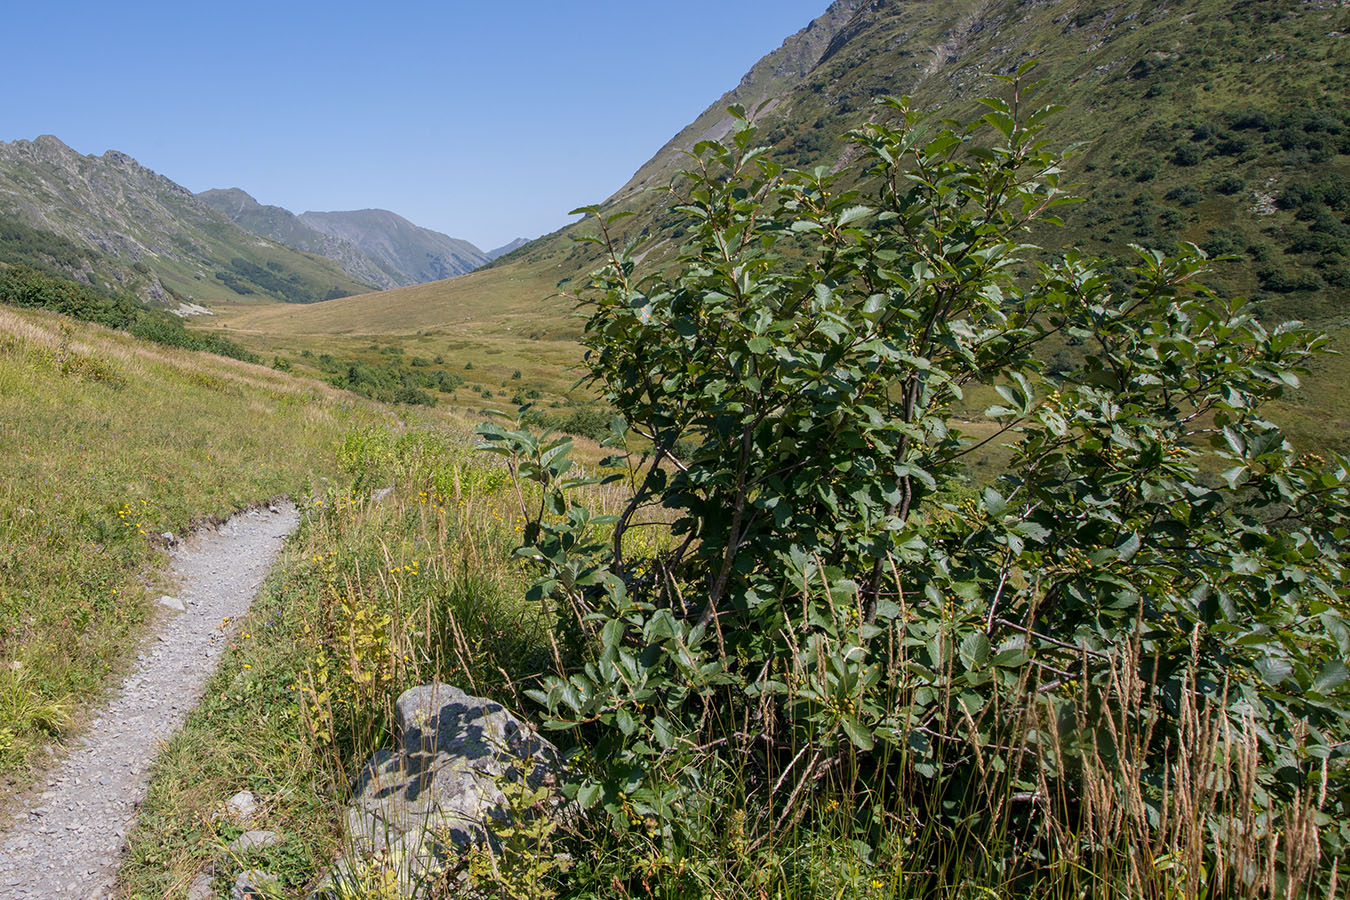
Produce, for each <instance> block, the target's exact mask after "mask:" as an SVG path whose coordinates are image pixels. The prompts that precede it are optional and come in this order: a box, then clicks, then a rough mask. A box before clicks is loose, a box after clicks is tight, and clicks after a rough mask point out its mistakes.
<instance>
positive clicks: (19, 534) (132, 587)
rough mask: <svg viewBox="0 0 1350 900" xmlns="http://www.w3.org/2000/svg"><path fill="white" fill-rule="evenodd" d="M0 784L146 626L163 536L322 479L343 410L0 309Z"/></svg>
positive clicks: (228, 363) (293, 388) (360, 414)
mask: <svg viewBox="0 0 1350 900" xmlns="http://www.w3.org/2000/svg"><path fill="white" fill-rule="evenodd" d="M0 396H3V397H4V398H5V399H4V405H5V417H4V418H5V427H4V429H3V430H2V431H0V673H3V674H2V675H0V723H3V724H0V777H4V778H6V779H7V780H8V781H9V783H10V786H11V787H13V786H15V785H18V784H22V783H23V782H24V781H25V780H26V778H27V776H28V774H29V772H30V769H31V766H33V765H34V764H35V763H37V762H38V761H39V757H38V755H37V750H38V749H39V748H40V747H42V746H44V745H45V744H46V743H48V742H49V741H51V740H53V739H59V738H60V737H61V736H63V735H64V734H65V733H66V727H67V725H68V724H70V723H72V722H74V721H76V720H77V718H78V715H77V714H78V710H79V709H80V708H82V707H83V705H84V704H86V703H87V702H88V701H89V700H90V699H91V698H92V697H94V696H96V695H97V694H98V693H99V691H100V690H101V688H102V686H103V684H104V680H105V678H106V676H107V675H108V673H109V672H110V671H112V670H114V669H115V668H116V667H117V666H118V665H119V663H120V661H121V660H122V659H123V657H124V655H125V654H126V652H127V651H128V649H129V648H131V647H132V646H134V645H135V643H136V641H137V638H138V637H139V636H140V634H141V633H142V631H143V627H144V625H145V623H146V621H147V619H148V617H149V615H150V612H149V610H150V606H149V605H148V595H149V594H150V593H152V592H153V589H154V588H155V587H156V586H157V583H156V576H155V575H154V572H155V571H156V570H157V569H159V568H160V567H161V566H162V564H163V563H164V561H165V555H164V552H163V550H162V542H161V541H160V539H159V535H160V534H161V533H163V532H173V533H175V534H181V533H184V532H186V531H187V530H189V529H190V528H191V527H192V526H193V525H194V524H196V523H198V522H201V521H204V520H210V519H214V518H220V517H224V516H227V515H229V514H230V513H231V512H234V511H236V510H238V509H240V508H242V507H245V506H248V505H250V504H256V503H261V502H264V501H266V500H267V499H269V498H272V497H276V496H279V495H283V494H291V495H296V496H298V495H300V494H302V493H304V492H306V491H307V490H308V489H309V485H310V484H311V483H312V482H314V481H315V480H316V479H318V478H320V477H323V476H324V474H325V473H324V470H323V469H322V466H321V461H322V459H323V458H324V452H325V451H326V450H327V448H329V447H330V446H331V444H332V443H333V442H334V441H335V440H336V439H337V438H338V437H339V436H340V435H341V434H342V433H343V432H344V431H345V430H346V429H347V428H348V427H349V426H350V425H351V424H352V423H353V422H368V421H375V420H379V419H380V418H382V417H383V416H382V414H381V413H380V412H378V411H377V410H376V409H375V408H374V407H373V406H371V405H369V404H366V403H364V402H353V399H352V398H351V397H350V395H347V394H344V393H341V392H338V391H335V390H331V389H328V388H326V387H324V386H321V385H315V384H313V383H311V382H307V381H303V380H300V379H296V378H292V377H289V376H286V375H283V374H281V373H278V372H273V371H271V370H268V369H265V368H263V367H260V366H254V365H249V364H246V363H242V362H237V361H234V360H228V359H225V358H222V357H216V356H211V355H208V354H202V353H194V352H190V351H184V350H175V349H170V348H166V347H162V346H158V345H154V344H148V343H146V342H143V341H138V340H136V339H134V338H132V337H130V336H127V335H125V334H121V333H118V332H113V331H109V330H106V329H103V328H100V327H97V326H93V325H85V324H77V323H73V322H72V321H70V320H68V319H66V318H64V317H61V316H58V315H55V314H50V313H44V312H38V311H18V310H13V309H9V308H5V307H0Z"/></svg>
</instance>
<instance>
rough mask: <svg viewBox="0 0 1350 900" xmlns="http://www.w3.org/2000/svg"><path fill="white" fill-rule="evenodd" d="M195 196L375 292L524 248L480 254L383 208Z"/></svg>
mask: <svg viewBox="0 0 1350 900" xmlns="http://www.w3.org/2000/svg"><path fill="white" fill-rule="evenodd" d="M197 196H198V197H199V198H201V199H202V200H204V201H205V202H206V203H208V204H209V205H210V206H211V207H212V208H214V209H216V210H218V211H219V212H222V213H224V214H225V215H227V216H229V217H230V219H231V220H232V221H233V222H234V223H235V224H236V225H238V226H240V227H241V228H243V229H245V230H246V231H251V232H253V233H254V234H257V235H262V236H263V237H268V238H271V239H272V240H274V241H280V242H281V243H283V244H285V245H287V246H288V247H294V248H295V249H297V250H303V251H305V252H306V253H315V254H318V255H319V256H324V257H327V258H328V259H331V260H333V261H334V262H335V263H337V264H338V265H339V266H341V267H342V268H343V269H344V270H345V271H346V272H348V273H349V274H350V275H351V276H352V277H353V278H358V279H360V280H361V281H364V282H367V283H368V284H372V285H375V286H377V287H380V288H395V287H401V286H406V285H412V284H421V283H423V282H426V281H436V280H439V279H441V278H449V277H452V276H455V275H462V274H464V273H465V272H471V271H473V270H474V269H476V268H478V267H479V266H482V265H485V264H486V263H488V262H489V261H491V260H493V259H496V258H497V256H500V255H502V254H503V253H509V252H510V251H511V250H514V249H515V248H516V247H518V246H520V245H521V244H524V243H526V241H525V239H524V238H518V239H516V240H515V241H512V242H511V243H510V244H507V245H506V246H505V247H502V248H498V250H495V251H493V252H492V253H484V252H483V251H482V250H479V249H478V248H477V247H475V246H474V245H473V244H471V243H469V242H468V241H463V240H458V239H456V238H452V237H449V236H447V235H444V234H441V233H440V232H438V231H432V230H431V229H429V228H422V227H420V226H418V225H414V224H413V223H411V222H409V221H408V220H407V219H404V218H403V217H402V216H398V215H395V214H394V213H391V212H389V211H387V210H383V209H366V210H359V211H355V212H307V213H303V214H302V215H298V216H297V215H295V214H294V213H292V212H290V211H289V210H286V209H283V208H281V207H280V206H264V205H262V204H260V203H258V201H257V200H254V199H253V198H252V197H251V196H249V195H248V194H247V193H245V192H244V191H242V190H240V189H239V188H226V189H224V190H210V191H202V192H201V193H200V194H198V195H197Z"/></svg>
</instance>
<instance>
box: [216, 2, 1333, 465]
mask: <svg viewBox="0 0 1350 900" xmlns="http://www.w3.org/2000/svg"><path fill="white" fill-rule="evenodd" d="M1347 31H1350V9H1347V8H1346V7H1344V6H1343V5H1341V4H1339V3H1336V2H1332V0H1313V2H1301V0H1267V2H1238V3H1221V2H1216V0H1187V2H1182V3H1177V4H1173V5H1169V6H1166V7H1158V6H1157V5H1156V4H1151V3H1145V2H1141V0H1126V2H1113V3H1107V2H1100V0H1092V2H1081V0H1075V2H1070V0H1052V2H1026V0H953V2H943V3H938V2H933V0H927V2H912V0H905V2H901V0H871V2H859V0H840V2H836V3H835V4H833V5H832V6H831V7H830V8H829V10H828V11H827V12H826V13H825V14H824V15H823V16H822V17H820V18H819V19H817V20H816V21H815V22H814V23H812V24H811V26H809V27H808V28H806V29H804V30H803V31H802V32H799V33H798V34H797V35H794V36H793V37H792V38H789V40H788V41H787V42H785V44H784V46H783V47H782V48H781V49H780V50H778V51H775V53H773V54H770V55H769V56H768V57H766V58H765V59H764V60H762V61H761V62H760V63H759V64H757V65H756V66H755V67H754V68H753V69H752V70H751V71H750V73H748V74H747V75H746V77H745V78H744V79H743V80H742V82H741V84H740V85H739V86H738V87H737V88H735V89H734V90H733V91H731V92H729V93H728V94H727V95H726V96H724V97H723V98H721V99H720V100H719V101H718V102H717V103H715V104H713V105H712V106H710V107H709V109H708V110H707V111H706V112H705V113H704V114H703V115H701V116H700V117H699V118H698V119H697V120H696V121H695V122H694V123H692V124H691V125H690V126H688V127H687V128H685V129H684V130H682V131H681V132H680V133H679V135H677V136H676V137H675V138H674V139H673V140H672V141H671V142H670V143H669V144H667V146H666V147H664V148H662V150H661V151H659V152H658V153H657V154H656V156H654V157H653V159H652V160H651V161H650V162H648V163H647V164H646V165H644V166H643V167H642V168H641V169H640V170H639V171H638V172H637V173H636V174H635V175H634V176H633V177H632V178H631V179H630V180H629V182H628V183H627V184H626V185H625V186H624V188H622V189H621V190H620V191H618V192H617V193H616V194H615V195H614V196H613V197H611V198H610V199H609V200H608V201H606V202H605V204H604V208H605V210H606V211H607V212H617V211H620V210H631V211H634V212H636V213H638V215H637V216H635V217H633V218H629V219H625V220H623V221H622V223H620V224H619V225H618V226H617V227H618V228H619V229H620V235H621V237H625V238H629V237H636V236H642V237H645V238H646V241H647V246H646V252H647V254H648V255H647V257H646V258H645V260H644V264H645V265H647V266H652V265H659V264H660V263H662V262H664V261H666V260H668V259H670V257H671V255H672V253H673V251H674V249H675V247H676V246H677V244H678V239H679V236H680V234H681V231H680V230H679V229H680V226H679V222H678V217H677V216H676V215H675V214H673V213H672V211H671V210H670V208H669V207H670V205H671V200H670V195H669V194H668V193H666V192H664V191H663V190H661V188H662V187H663V186H665V185H666V184H668V183H669V180H670V178H671V177H672V175H673V173H674V172H676V171H677V170H678V168H679V166H680V165H681V160H682V159H683V156H682V154H681V151H682V150H684V149H687V148H689V147H691V146H692V145H693V143H695V142H696V141H697V140H700V139H704V138H710V137H712V138H715V137H719V136H722V135H724V134H725V133H726V130H727V128H728V127H729V119H728V117H727V116H726V114H725V111H724V109H725V106H726V105H727V104H728V103H731V102H736V103H741V104H743V105H745V106H746V107H747V108H749V109H759V110H760V112H759V113H758V121H759V124H760V127H761V135H762V137H763V138H764V139H765V140H766V141H767V142H768V143H769V144H771V145H772V148H773V152H774V155H775V156H776V158H778V159H779V160H781V161H783V162H785V163H787V164H789V165H798V166H814V165H820V164H823V165H827V166H837V165H839V164H840V163H841V162H842V161H846V160H847V154H848V152H849V151H848V149H847V143H846V141H845V139H844V135H845V133H846V132H847V130H848V129H849V128H852V127H856V126H857V125H859V124H861V123H863V122H865V121H867V120H868V119H869V118H871V117H874V116H877V115H879V114H880V113H879V112H878V110H877V108H876V107H875V106H874V105H873V104H872V103H871V100H872V99H873V98H875V97H877V96H880V95H884V94H909V95H911V96H912V97H913V98H914V103H915V104H916V105H917V106H919V107H920V108H924V109H929V110H933V111H935V112H940V113H942V114H951V115H954V116H962V115H971V114H973V113H975V112H976V110H977V109H978V105H977V103H976V98H978V97H980V96H984V95H987V94H989V93H995V92H997V90H998V85H997V84H995V83H992V82H991V80H990V78H989V76H990V75H993V74H999V73H1006V72H1008V71H1010V70H1011V69H1013V68H1015V67H1016V66H1017V65H1019V64H1020V63H1022V62H1025V61H1026V60H1027V59H1031V58H1037V59H1039V60H1040V61H1041V67H1040V69H1039V70H1038V73H1037V74H1038V75H1039V76H1040V77H1042V78H1043V80H1044V86H1043V88H1042V92H1041V95H1040V102H1045V103H1050V102H1053V103H1056V104H1060V105H1062V106H1063V107H1064V109H1063V110H1062V111H1061V112H1060V113H1059V114H1058V116H1057V117H1056V119H1055V120H1054V123H1053V125H1052V128H1051V130H1050V132H1049V135H1048V137H1049V138H1050V139H1051V141H1052V142H1053V143H1055V144H1057V145H1059V146H1067V145H1070V144H1074V143H1079V142H1081V143H1082V146H1081V148H1080V151H1079V153H1078V155H1076V156H1074V157H1073V158H1071V159H1070V160H1069V162H1068V174H1069V177H1070V179H1071V180H1072V181H1074V182H1076V183H1079V184H1080V192H1081V193H1082V194H1083V195H1084V196H1085V197H1086V198H1087V199H1088V201H1089V202H1087V203H1085V204H1083V205H1081V206H1080V207H1076V208H1073V209H1072V210H1071V211H1070V212H1069V213H1068V214H1067V216H1066V219H1067V224H1066V227H1065V228H1063V229H1056V230H1052V231H1049V232H1046V233H1043V234H1038V235H1037V236H1036V237H1037V239H1038V240H1041V241H1043V242H1045V243H1047V244H1049V245H1052V246H1081V247H1084V248H1086V249H1088V250H1091V251H1094V252H1103V253H1107V254H1116V255H1122V256H1123V255H1128V254H1130V253H1131V252H1132V251H1130V250H1129V249H1128V247H1127V245H1128V244H1129V243H1136V242H1137V243H1141V244H1145V245H1151V246H1157V247H1163V248H1166V247H1168V246H1173V245H1175V242H1177V241H1179V240H1189V241H1194V242H1196V243H1198V244H1201V245H1202V246H1204V247H1205V248H1206V249H1207V250H1209V251H1211V252H1212V253H1214V254H1216V255H1218V254H1223V255H1231V256H1233V257H1235V258H1234V259H1233V260H1231V261H1224V262H1219V263H1217V264H1216V272H1215V273H1214V275H1213V276H1212V277H1211V281H1212V282H1214V283H1216V285H1217V286H1218V287H1219V288H1220V289H1221V290H1224V291H1226V292H1232V293H1240V294H1244V295H1247V296H1252V297H1253V298H1254V299H1255V300H1256V301H1257V303H1258V304H1259V307H1260V308H1261V309H1263V310H1264V311H1265V312H1266V313H1267V314H1268V316H1269V317H1271V318H1284V317H1297V318H1301V319H1305V320H1310V321H1313V322H1315V323H1317V324H1319V325H1320V326H1322V327H1325V328H1328V329H1330V330H1332V331H1333V332H1334V333H1335V335H1336V338H1337V341H1338V343H1340V344H1342V345H1344V344H1346V339H1345V335H1346V332H1345V330H1344V328H1345V317H1346V315H1347V307H1348V304H1347V301H1348V300H1350V262H1348V261H1347V254H1350V182H1347V177H1350V153H1348V152H1347V151H1350V113H1347V111H1346V110H1345V109H1344V104H1343V99H1344V97H1345V96H1346V95H1347V93H1350V91H1347V87H1350V44H1347V43H1346V39H1345V38H1344V37H1343V35H1344V33H1345V32H1347ZM590 227H591V226H589V225H586V224H581V225H577V226H570V227H568V228H565V229H563V230H561V231H559V232H556V233H554V234H552V235H548V236H545V237H544V238H541V239H540V240H538V241H535V242H533V243H531V244H528V245H526V246H524V247H521V248H519V249H517V250H515V251H514V252H512V253H509V254H507V255H505V256H504V257H502V258H501V259H499V260H497V261H496V262H495V263H493V264H492V266H490V267H488V268H487V269H486V270H483V271H481V272H477V273H475V274H474V275H473V276H472V277H470V278H459V279H455V280H453V281H447V282H442V283H437V284H432V285H422V286H419V287H416V288H410V289H402V290H397V291H390V292H387V293H383V294H377V295H372V296H371V297H369V298H366V299H365V301H364V302H362V303H361V304H359V305H358V304H355V303H352V302H343V301H337V302H335V303H330V304H319V305H317V306H314V307H311V308H307V309H304V310H298V311H296V313H295V314H294V315H290V314H282V313H277V312H273V311H265V310H258V311H249V312H247V313H245V314H243V315H242V316H241V318H240V319H239V320H238V323H237V325H238V327H239V328H241V329H244V330H246V331H248V332H259V333H266V334H267V335H268V336H269V338H268V339H269V340H281V339H284V338H287V337H289V338H291V339H295V340H306V339H311V338H312V337H313V336H318V335H333V334H348V335H355V334H362V335H384V336H393V335H403V336H408V335H413V334H414V333H415V332H417V331H423V332H428V331H440V332H443V336H444V337H445V338H446V339H449V340H459V341H485V342H486V341H494V340H502V341H508V336H509V337H510V338H515V337H517V336H518V335H519V333H520V330H521V328H522V327H525V328H526V334H540V335H547V336H549V337H559V338H566V337H567V336H569V335H573V334H575V333H576V330H577V323H576V321H575V320H571V319H569V318H568V316H567V313H568V308H567V306H566V305H565V304H559V303H557V302H553V303H546V304H544V305H543V306H539V305H536V304H532V303H531V297H532V296H533V298H535V299H536V300H537V299H538V298H543V297H546V296H548V295H550V294H551V293H552V292H553V291H554V286H555V284H556V283H557V282H559V281H560V280H567V279H575V278H578V277H579V276H581V275H582V274H584V273H585V272H586V271H588V270H589V269H590V268H591V267H593V266H594V265H595V264H596V262H597V258H596V255H595V252H594V250H593V248H591V247H586V246H578V245H575V244H573V243H572V242H571V241H570V238H571V237H572V235H574V234H576V233H578V229H588V228H590ZM508 329H510V330H509V331H508ZM301 336H310V337H305V338H302V337H301ZM1332 365H1333V366H1334V365H1335V364H1332ZM1343 374H1344V373H1343V372H1342V371H1341V370H1339V369H1337V368H1328V369H1325V370H1323V371H1322V372H1320V373H1318V375H1317V376H1316V377H1315V378H1314V379H1313V382H1312V383H1311V384H1310V385H1309V387H1308V388H1307V389H1306V390H1305V392H1304V394H1303V398H1304V400H1305V401H1306V403H1307V404H1308V407H1310V408H1311V410H1314V411H1315V412H1310V413H1309V415H1308V417H1307V418H1308V420H1309V421H1318V420H1321V421H1325V422H1327V423H1329V424H1327V426H1326V427H1325V428H1321V427H1319V428H1317V429H1315V430H1316V431H1317V435H1316V437H1317V438H1318V439H1319V440H1324V439H1332V440H1343V438H1338V437H1337V435H1338V433H1339V434H1342V435H1343V434H1344V433H1345V431H1346V430H1347V429H1346V428H1345V425H1346V424H1347V423H1350V406H1347V401H1346V400H1345V399H1344V398H1343V397H1342V396H1341V392H1340V391H1339V389H1338V385H1339V384H1340V383H1343V381H1338V379H1340V377H1341V375H1343Z"/></svg>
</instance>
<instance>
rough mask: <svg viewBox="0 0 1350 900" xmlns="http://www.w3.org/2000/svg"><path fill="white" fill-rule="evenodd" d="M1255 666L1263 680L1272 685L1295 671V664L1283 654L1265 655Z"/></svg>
mask: <svg viewBox="0 0 1350 900" xmlns="http://www.w3.org/2000/svg"><path fill="white" fill-rule="evenodd" d="M1254 666H1255V668H1256V672H1257V674H1258V675H1260V676H1261V680H1262V681H1264V682H1265V683H1266V684H1268V685H1270V686H1271V687H1274V686H1275V685H1277V684H1280V683H1281V682H1283V681H1284V680H1285V679H1286V678H1288V677H1289V676H1290V675H1291V674H1293V671H1294V664H1293V663H1292V662H1290V661H1289V660H1287V659H1285V658H1284V657H1281V656H1263V657H1262V658H1260V659H1258V660H1257V661H1256V662H1255V663H1254Z"/></svg>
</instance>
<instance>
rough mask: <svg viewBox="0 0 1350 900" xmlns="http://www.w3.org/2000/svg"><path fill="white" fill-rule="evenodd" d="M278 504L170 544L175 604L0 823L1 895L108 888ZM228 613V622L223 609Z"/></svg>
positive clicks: (85, 893) (277, 516)
mask: <svg viewBox="0 0 1350 900" xmlns="http://www.w3.org/2000/svg"><path fill="white" fill-rule="evenodd" d="M298 522H299V516H298V515H297V513H296V511H295V507H294V506H292V505H291V504H289V503H286V504H278V505H277V506H273V507H271V508H263V509H258V510H249V511H247V512H243V513H240V514H238V515H236V516H235V517H234V518H232V519H230V521H229V522H226V523H225V524H224V525H221V526H220V527H219V528H209V529H203V530H202V531H199V532H198V533H197V534H195V535H194V536H193V537H191V538H190V539H189V540H187V541H186V542H185V543H184V544H181V545H179V547H178V548H177V549H175V550H174V551H173V552H172V559H173V565H172V568H171V570H170V572H171V575H172V576H173V579H174V581H175V582H176V583H177V584H178V586H179V587H178V593H177V594H176V595H175V596H176V597H177V598H178V599H180V600H182V601H185V602H186V605H187V610H186V612H170V613H169V615H168V617H167V618H166V620H165V621H164V622H163V623H162V625H161V627H160V628H158V629H157V632H156V634H154V635H152V636H151V637H150V638H149V639H148V641H147V642H146V646H145V647H143V648H142V651H141V655H140V656H138V657H137V662H136V666H135V670H134V671H133V672H132V673H131V674H130V675H128V676H127V679H126V681H125V682H123V684H122V687H121V688H120V689H119V690H118V692H117V694H116V696H114V697H113V699H112V700H111V702H109V703H108V705H107V706H106V707H104V708H103V709H101V710H99V711H98V712H97V713H96V714H95V715H94V716H93V721H92V722H91V724H90V725H89V727H88V729H87V730H86V734H85V737H84V739H83V740H82V741H81V742H79V743H77V745H76V746H75V747H74V748H72V750H71V752H70V755H69V756H68V757H67V758H66V760H65V762H64V763H62V764H61V765H60V767H59V768H58V769H57V770H56V771H55V772H53V773H52V775H51V776H50V777H49V778H48V780H47V789H46V791H44V792H43V793H41V794H40V795H37V796H35V797H31V798H29V799H28V800H27V801H25V803H24V807H25V808H24V809H22V810H21V811H20V812H19V814H18V816H17V817H16V819H15V822H14V824H13V825H12V826H11V827H10V828H9V830H8V831H5V832H0V898H3V900H102V898H106V897H109V896H111V892H112V886H113V881H114V879H115V877H116V874H117V866H118V861H119V856H120V854H121V851H122V846H123V841H124V838H125V836H126V833H127V830H128V829H129V828H130V826H131V824H132V822H133V820H134V819H135V816H136V808H137V806H138V805H139V803H140V801H141V798H142V797H143V796H144V795H145V789H146V786H147V784H148V782H149V777H150V766H151V764H152V763H153V762H154V759H155V754H156V752H157V751H158V749H159V748H160V747H161V746H162V745H163V743H164V742H165V741H167V740H168V739H169V738H170V737H171V736H172V735H173V734H174V732H176V731H177V730H178V728H179V726H180V725H182V724H183V720H184V719H186V718H187V714H188V713H189V712H191V710H192V708H193V707H194V706H196V704H197V701H198V699H200V697H201V694H202V690H203V688H204V687H205V685H206V680H207V679H208V678H209V677H210V676H211V673H212V672H214V671H215V669H216V665H217V664H218V663H219V661H220V657H221V654H222V653H223V652H224V651H225V648H226V646H227V644H228V643H229V636H230V634H231V633H232V632H233V630H234V621H233V620H235V619H237V618H238V617H240V616H242V615H243V614H244V613H245V612H247V611H248V608H249V604H251V603H252V602H253V596H254V594H255V593H257V590H258V587H259V586H260V585H261V584H262V581H263V578H264V577H265V576H266V575H267V572H268V570H269V569H270V568H271V567H272V563H273V562H274V561H275V559H276V555H277V551H279V550H280V549H281V545H282V543H283V542H284V541H285V539H286V536H287V535H289V534H290V533H291V532H292V531H293V530H294V529H295V526H296V524H297V523H298ZM226 616H228V617H229V618H230V620H231V622H230V624H229V625H224V624H223V620H224V619H225V617H226Z"/></svg>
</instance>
